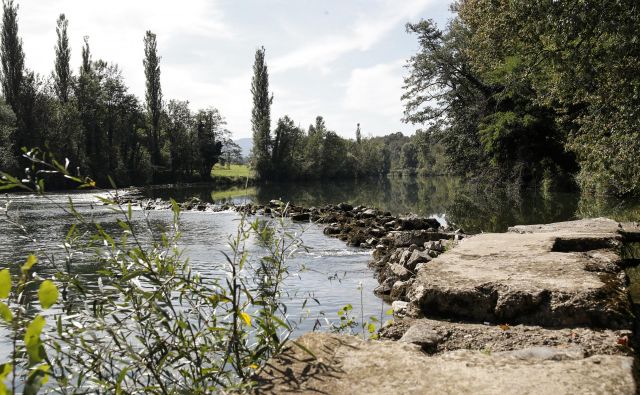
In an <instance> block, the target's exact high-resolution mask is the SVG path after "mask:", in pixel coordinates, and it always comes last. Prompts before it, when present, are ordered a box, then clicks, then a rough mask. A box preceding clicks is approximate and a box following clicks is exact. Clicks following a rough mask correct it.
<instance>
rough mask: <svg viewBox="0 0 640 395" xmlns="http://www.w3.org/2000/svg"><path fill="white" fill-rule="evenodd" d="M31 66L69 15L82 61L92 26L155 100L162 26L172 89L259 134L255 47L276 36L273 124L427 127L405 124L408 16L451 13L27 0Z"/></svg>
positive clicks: (413, 3)
mask: <svg viewBox="0 0 640 395" xmlns="http://www.w3.org/2000/svg"><path fill="white" fill-rule="evenodd" d="M16 3H18V4H19V10H18V23H19V34H20V36H21V37H22V40H23V49H24V52H25V55H26V59H25V63H26V66H27V67H28V68H30V69H32V70H34V71H36V72H38V73H40V74H42V75H47V76H48V75H50V74H51V70H52V69H53V62H54V46H55V40H56V35H55V25H56V19H57V18H58V15H59V14H60V13H65V14H66V17H67V19H68V20H69V36H70V45H71V51H72V52H71V62H72V69H73V70H74V72H75V73H77V71H78V68H79V65H80V63H81V57H80V54H81V48H82V40H83V37H84V36H88V37H89V44H90V47H91V52H92V55H93V59H94V60H97V59H103V60H105V61H108V62H112V63H116V64H118V65H119V67H120V68H121V70H122V74H123V76H124V79H125V82H126V84H127V86H129V88H130V90H131V92H133V93H135V94H136V95H137V96H138V97H139V98H140V99H141V100H144V90H145V82H144V70H143V66H142V58H143V55H144V46H143V38H144V35H145V32H146V31H147V30H151V31H153V32H154V33H155V34H156V35H157V40H158V52H159V55H160V56H161V64H160V66H161V83H162V91H163V97H164V100H165V101H166V102H168V101H169V100H170V99H178V100H188V101H189V102H190V106H191V109H192V110H194V111H195V110H197V109H200V108H207V107H215V108H217V109H219V110H220V112H221V114H222V115H223V116H224V117H225V118H226V120H227V126H226V127H227V129H229V130H230V131H231V132H232V133H233V137H234V138H236V139H237V138H242V137H250V136H251V123H250V118H251V106H252V101H251V93H250V86H251V76H252V65H253V61H254V56H255V51H256V49H258V48H259V47H260V46H264V47H265V48H266V61H267V66H268V68H269V74H270V76H269V77H270V78H269V82H270V90H271V91H272V92H273V96H274V100H273V106H272V111H271V115H272V127H275V122H276V120H277V119H278V118H280V117H281V116H284V115H289V116H290V117H291V118H292V119H293V120H294V121H295V122H296V123H297V124H299V125H300V126H302V127H303V128H305V129H306V128H307V126H308V125H309V124H311V123H313V122H314V120H315V117H316V116H317V115H322V116H323V117H324V118H325V122H326V124H327V127H328V128H329V129H330V130H334V131H336V132H337V133H338V134H340V135H342V136H344V137H351V138H353V137H354V135H355V130H356V124H357V123H360V124H361V126H360V127H361V130H362V134H363V135H364V136H370V135H371V136H379V135H384V134H388V133H393V132H398V131H401V132H403V133H405V134H408V135H410V134H412V133H413V132H414V131H415V129H416V127H415V126H413V125H407V124H403V123H402V121H401V118H402V109H403V107H402V102H401V99H400V97H401V95H402V84H403V76H404V75H405V74H406V69H405V68H404V67H403V66H404V64H405V63H406V61H407V59H408V58H409V57H411V56H412V55H413V54H415V52H416V50H417V48H418V44H417V40H416V37H415V36H412V35H409V34H407V33H406V31H405V24H406V23H407V22H417V21H419V20H420V19H422V18H431V19H434V20H435V21H436V22H438V24H439V25H440V26H443V25H444V24H445V23H446V22H447V20H448V19H449V18H450V17H451V14H450V12H449V11H448V7H449V2H448V1H441V0H348V1H345V0H323V1H318V0H183V1H180V2H178V1H175V0H174V1H165V0H155V1H154V0H135V1H132V0H110V1H109V2H95V1H87V0H55V1H52V0H28V1H27V0H22V1H20V0H16Z"/></svg>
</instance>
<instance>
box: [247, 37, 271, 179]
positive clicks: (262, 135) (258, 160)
mask: <svg viewBox="0 0 640 395" xmlns="http://www.w3.org/2000/svg"><path fill="white" fill-rule="evenodd" d="M264 57H265V49H264V47H261V48H260V49H258V50H257V51H256V57H255V62H254V63H253V79H252V81H251V94H252V95H253V109H252V111H251V129H252V131H253V162H254V168H255V171H256V173H257V174H258V177H259V178H265V177H267V176H268V174H269V167H270V159H271V156H270V146H271V132H270V128H271V103H272V102H273V96H270V95H269V72H268V70H267V65H266V63H265V60H264Z"/></svg>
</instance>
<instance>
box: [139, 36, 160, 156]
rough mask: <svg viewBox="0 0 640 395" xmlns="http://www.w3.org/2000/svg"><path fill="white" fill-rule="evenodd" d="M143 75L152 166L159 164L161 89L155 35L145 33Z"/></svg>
mask: <svg viewBox="0 0 640 395" xmlns="http://www.w3.org/2000/svg"><path fill="white" fill-rule="evenodd" d="M142 63H143V65H144V74H145V77H146V83H147V91H146V94H145V99H146V109H147V117H148V121H149V146H150V149H151V158H152V163H153V164H154V165H156V166H157V165H159V164H160V163H161V158H160V145H161V144H160V117H161V112H162V88H161V86H160V58H159V57H158V48H157V41H156V35H155V34H153V33H152V32H151V31H149V30H148V31H147V33H146V35H145V37H144V60H143V62H142Z"/></svg>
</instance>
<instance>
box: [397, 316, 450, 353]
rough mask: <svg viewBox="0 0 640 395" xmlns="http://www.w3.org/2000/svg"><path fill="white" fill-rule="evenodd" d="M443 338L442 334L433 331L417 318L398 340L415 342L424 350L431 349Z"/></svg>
mask: <svg viewBox="0 0 640 395" xmlns="http://www.w3.org/2000/svg"><path fill="white" fill-rule="evenodd" d="M443 338H444V336H443V335H441V334H439V333H438V332H436V331H434V330H433V329H432V328H431V326H429V325H428V324H426V323H425V322H424V321H422V320H418V321H417V322H416V323H415V324H413V325H411V327H409V329H408V330H407V331H406V332H405V333H404V335H402V337H401V338H400V341H401V342H404V343H412V344H417V345H418V346H420V347H422V349H423V350H425V351H433V350H435V348H436V346H437V345H438V343H440V342H441V341H442V340H443Z"/></svg>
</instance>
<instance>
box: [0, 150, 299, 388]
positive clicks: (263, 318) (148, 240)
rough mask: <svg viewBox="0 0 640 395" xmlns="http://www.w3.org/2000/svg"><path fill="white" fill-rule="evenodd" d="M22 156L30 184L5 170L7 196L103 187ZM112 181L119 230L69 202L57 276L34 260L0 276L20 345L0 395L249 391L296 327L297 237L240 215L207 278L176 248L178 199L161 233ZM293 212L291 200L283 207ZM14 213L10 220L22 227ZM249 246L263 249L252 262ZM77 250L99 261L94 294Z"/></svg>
mask: <svg viewBox="0 0 640 395" xmlns="http://www.w3.org/2000/svg"><path fill="white" fill-rule="evenodd" d="M24 157H25V158H26V159H27V160H28V161H29V163H30V167H29V168H27V169H26V174H25V176H24V177H23V178H18V177H14V176H12V175H9V174H5V173H0V177H1V178H0V189H9V188H20V189H23V190H27V191H30V192H33V193H37V194H39V195H42V196H43V197H44V198H47V194H46V192H45V179H49V178H50V177H53V176H56V177H64V178H66V179H68V180H70V181H72V182H74V183H76V184H78V186H79V187H81V188H94V187H95V183H94V182H93V181H92V180H91V179H89V178H86V177H82V176H80V175H78V174H72V173H71V172H70V171H69V163H68V162H65V164H62V163H59V162H58V161H56V160H55V158H53V157H52V156H50V155H48V154H46V153H43V152H41V151H39V150H31V151H27V152H25V154H24ZM112 184H113V187H114V189H115V192H110V193H109V194H107V195H105V196H99V197H98V198H99V199H100V200H101V202H102V203H103V204H104V205H105V207H106V208H108V209H109V210H111V211H112V212H114V213H115V214H116V216H117V219H116V222H117V225H118V227H117V229H118V230H117V231H107V230H106V228H105V226H103V225H101V224H100V223H98V222H97V221H95V220H93V219H92V218H91V217H88V216H86V215H83V214H82V213H81V212H80V211H79V210H78V209H77V208H76V207H75V206H74V204H73V201H72V200H71V199H69V203H68V205H67V206H63V205H59V207H60V209H62V210H64V211H65V212H66V213H68V214H70V215H71V217H72V218H73V221H72V224H71V225H70V227H69V230H68V232H67V235H66V237H65V240H64V243H63V249H64V251H65V259H64V263H63V264H59V263H58V262H59V260H55V259H54V258H53V256H42V257H40V259H41V261H44V262H46V264H47V265H50V266H53V267H55V274H54V275H53V276H51V278H47V279H44V278H41V277H40V276H39V275H38V274H37V273H36V272H35V271H34V268H35V266H34V265H36V263H37V262H38V258H36V257H35V256H30V257H29V258H28V259H27V261H26V263H25V264H24V265H22V267H21V269H20V273H19V275H12V274H11V269H10V268H7V269H4V270H2V271H1V272H0V299H2V300H3V301H2V302H0V321H2V325H4V326H5V327H6V328H7V330H8V331H9V332H10V333H11V338H12V352H11V355H10V360H9V361H7V362H6V363H5V364H3V365H0V383H2V384H0V394H4V393H10V392H16V391H19V390H22V391H23V392H24V393H36V392H38V391H39V390H41V389H44V390H46V391H50V392H59V393H103V392H108V393H157V394H172V393H211V392H214V391H221V390H229V389H231V388H233V389H235V390H246V389H248V388H251V387H252V386H253V385H254V383H253V381H252V377H254V376H255V374H256V373H258V372H259V371H260V369H261V368H262V367H263V366H264V364H265V363H266V361H267V360H268V359H269V358H270V357H271V356H272V355H274V354H276V353H278V352H279V351H280V350H281V349H282V347H283V345H284V344H285V342H286V341H287V340H288V338H289V335H290V334H291V332H292V329H293V328H294V323H292V322H291V321H290V320H289V319H288V316H287V308H286V305H285V304H284V303H283V302H282V300H281V294H282V284H283V281H284V280H285V279H286V277H287V275H288V270H287V266H286V261H287V259H288V258H289V257H290V256H291V255H292V254H293V253H295V251H296V250H298V249H300V248H304V246H303V245H302V243H301V240H300V239H299V238H298V237H297V236H296V235H295V234H292V233H290V232H287V231H286V230H285V229H284V226H283V223H282V222H281V221H282V218H280V220H279V221H280V222H279V223H278V220H274V221H275V222H274V221H270V222H267V223H265V222H264V221H263V220H262V221H260V220H258V219H255V220H253V221H250V220H249V219H248V218H247V217H246V216H245V215H242V216H241V217H240V220H239V223H238V227H237V231H236V233H235V234H234V235H232V236H231V237H230V239H229V247H230V252H229V253H224V262H223V269H224V273H225V276H221V277H220V278H204V277H202V276H200V275H198V273H195V272H193V271H192V270H191V267H190V265H189V261H188V259H187V258H186V257H185V256H184V254H183V251H182V249H181V248H180V247H179V245H178V241H179V240H180V236H181V232H180V207H179V205H178V204H177V203H176V202H175V201H172V212H173V220H172V221H171V223H170V226H169V227H167V228H165V229H161V230H160V231H158V230H156V229H155V228H154V226H152V223H151V221H150V220H149V216H148V213H146V212H144V211H142V212H143V215H144V225H143V226H140V224H138V223H137V222H136V221H134V212H137V211H136V210H134V207H132V205H131V204H130V203H128V204H122V203H121V202H120V199H119V197H120V196H119V192H118V190H117V188H115V187H116V185H115V182H113V181H112ZM286 210H287V206H286V205H284V204H283V207H282V208H281V211H282V212H283V213H284V212H286ZM9 212H10V210H8V209H7V210H6V212H5V218H4V220H5V221H6V222H8V223H9V224H10V225H11V226H18V227H20V226H21V225H20V223H19V221H17V220H14V219H13V218H12V217H11V216H10V215H9ZM136 215H137V214H136ZM20 229H22V230H23V231H24V232H27V230H26V228H24V227H21V228H20ZM250 240H257V243H258V244H259V245H261V246H262V247H263V248H264V249H263V250H262V251H265V253H264V254H262V255H261V256H259V257H256V256H250V255H249V253H248V250H247V244H248V242H249V241H250ZM79 253H83V254H93V257H94V259H97V260H99V262H100V270H99V271H98V272H97V273H96V276H97V282H98V287H88V286H86V284H85V283H84V282H83V280H82V279H81V278H80V277H79V276H78V274H76V273H74V272H73V268H74V263H75V262H76V260H77V258H76V256H77V254H79ZM45 255H46V254H45ZM256 274H259V275H256ZM14 279H15V280H17V281H14ZM36 286H37V287H38V292H37V294H38V300H39V306H38V305H37V304H36V303H35V300H34V297H33V296H34V295H33V291H34V290H35V287H36ZM60 290H61V292H60ZM5 301H6V303H5ZM52 306H53V307H54V308H53V309H49V310H46V309H48V308H51V307H52ZM45 310H46V311H45Z"/></svg>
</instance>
